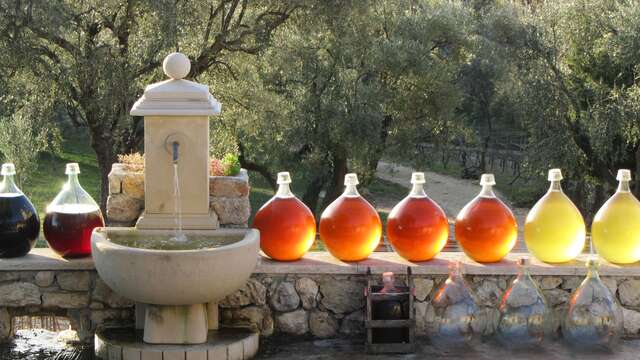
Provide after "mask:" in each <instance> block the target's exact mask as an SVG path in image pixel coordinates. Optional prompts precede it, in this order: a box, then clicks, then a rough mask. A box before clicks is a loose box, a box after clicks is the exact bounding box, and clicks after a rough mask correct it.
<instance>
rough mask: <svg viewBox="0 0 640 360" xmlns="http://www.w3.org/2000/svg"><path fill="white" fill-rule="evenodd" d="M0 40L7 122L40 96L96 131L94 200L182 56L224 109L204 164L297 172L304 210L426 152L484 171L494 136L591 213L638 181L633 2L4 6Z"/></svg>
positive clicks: (59, 0) (533, 180)
mask: <svg viewBox="0 0 640 360" xmlns="http://www.w3.org/2000/svg"><path fill="white" fill-rule="evenodd" d="M531 3H533V4H531ZM0 30H1V31H0V74H1V75H2V76H0V105H1V106H2V108H0V117H1V120H0V121H2V122H4V123H6V125H4V126H13V125H11V124H12V122H11V121H12V120H11V119H13V120H15V118H16V116H21V115H16V114H19V111H20V108H21V106H23V105H24V104H25V102H27V103H29V102H31V100H25V99H31V98H32V97H33V96H36V95H37V96H38V98H39V99H47V100H46V101H43V102H42V103H43V104H44V103H47V104H50V106H48V107H47V109H52V111H57V112H58V114H60V113H62V114H64V116H65V117H66V118H68V119H69V121H70V122H71V123H73V124H74V125H75V126H79V127H86V128H87V129H88V130H89V134H90V137H91V144H92V147H93V149H94V150H95V151H96V154H97V156H98V161H99V163H100V169H101V172H102V176H103V190H104V189H105V187H106V175H107V173H108V171H109V169H110V165H111V163H112V162H114V161H115V159H116V155H117V154H118V153H126V152H130V151H132V150H135V149H138V148H139V146H140V142H141V141H142V137H141V133H142V122H141V121H140V120H141V119H139V118H135V117H130V116H129V115H128V110H129V108H130V106H131V104H132V103H133V101H135V100H136V99H137V98H138V97H139V95H140V94H141V92H142V90H143V87H144V86H145V85H146V84H149V83H151V82H154V81H157V80H159V79H161V78H162V75H161V73H160V71H159V65H160V63H161V61H162V58H163V57H164V56H165V55H166V54H167V53H168V52H170V51H175V50H180V51H182V52H184V53H186V54H187V55H188V56H189V57H190V59H191V61H192V64H193V66H192V72H191V74H190V75H189V77H190V78H193V79H195V80H197V81H199V82H203V83H206V84H208V85H210V86H211V89H212V91H213V92H214V94H215V96H216V97H217V98H219V99H220V100H222V102H223V104H224V105H223V115H222V116H221V117H220V118H218V119H214V121H212V127H213V129H212V133H213V138H214V141H213V143H212V151H213V152H214V153H217V154H224V153H226V152H229V151H237V152H238V155H239V158H240V161H241V163H242V165H243V166H244V167H246V168H248V169H249V170H253V171H256V172H257V173H259V174H261V175H262V176H263V177H264V178H265V179H267V181H268V182H269V183H271V184H272V185H273V186H275V181H274V174H275V173H276V172H277V171H281V170H289V171H291V172H292V173H293V175H294V178H295V179H296V181H297V182H299V183H300V184H301V186H300V191H301V194H300V195H301V197H302V198H303V200H304V201H305V202H306V203H307V204H308V205H310V206H311V207H312V208H316V209H317V208H319V207H322V206H323V205H326V204H327V203H328V202H329V201H331V200H332V199H333V198H335V196H337V195H338V194H339V192H340V191H341V189H342V179H343V177H344V174H345V173H346V172H351V171H356V172H358V173H359V174H360V176H361V178H362V180H363V183H364V184H365V185H366V184H367V183H368V182H369V181H370V180H371V179H372V177H373V176H374V173H375V169H376V166H377V164H378V162H379V161H380V159H382V158H383V157H385V156H395V157H396V158H404V159H405V160H406V161H407V162H413V163H419V164H422V165H423V164H424V162H420V160H422V159H420V157H422V156H423V154H422V153H419V152H416V148H417V147H418V146H420V145H421V144H427V145H429V147H428V149H430V150H429V151H430V152H433V153H434V154H435V153H438V154H441V160H442V161H443V162H445V164H446V162H447V161H448V158H449V155H447V154H449V153H450V152H451V151H452V149H454V148H455V147H473V148H477V149H478V151H479V153H480V154H481V155H480V161H479V164H478V167H479V169H478V171H484V170H486V168H487V167H488V159H487V154H488V151H489V150H490V149H491V148H493V147H496V146H498V145H501V144H500V142H504V141H506V142H509V141H511V140H504V139H505V138H509V139H510V138H512V137H511V136H506V135H505V134H515V135H516V136H517V137H518V139H520V140H518V141H520V143H518V144H515V145H518V146H519V147H518V149H519V150H518V151H519V152H521V156H522V160H521V161H519V162H520V164H519V166H520V168H521V169H522V174H521V176H520V177H518V178H514V179H513V181H518V182H520V183H521V184H522V186H523V187H530V188H536V189H537V188H540V187H542V186H544V183H545V181H544V179H545V177H544V175H543V174H544V173H545V172H546V171H547V169H548V168H550V167H561V168H563V169H564V170H565V173H566V174H567V177H568V178H569V180H570V181H569V182H568V184H567V185H568V186H567V188H568V190H569V193H570V194H571V196H573V198H574V199H575V200H577V202H578V203H579V205H580V206H581V207H582V209H583V210H586V211H587V212H591V213H592V212H593V211H595V209H596V208H597V207H598V206H599V205H600V204H601V203H602V202H603V201H604V199H605V197H606V194H607V193H608V192H610V191H611V188H612V186H613V185H614V183H615V178H614V176H615V172H616V171H617V169H619V168H629V169H631V170H632V171H633V172H634V173H635V179H636V184H639V183H638V180H637V179H638V177H639V176H640V141H639V137H640V122H639V120H638V115H639V111H640V89H639V88H638V85H637V81H636V78H637V70H638V64H639V63H640V31H639V30H640V8H639V7H638V6H635V4H634V2H630V1H624V0H602V1H587V0H567V1H542V2H510V1H499V0H495V1H492V0H489V1H486V0H482V1H463V0H459V1H445V0H414V1H403V0H385V1H346V2H345V1H337V0H334V1H323V2H313V1H304V0H296V1H286V2H282V1H271V0H260V1H251V2H249V1H246V0H245V1H243V0H216V1H213V0H211V1H205V0H183V1H141V0H139V1H136V0H130V1H116V0H107V1H82V2H79V1H71V0H54V1H49V2H40V1H24V0H14V1H9V0H6V1H3V2H0ZM21 104H22V105H21ZM39 114H40V115H39V116H40V117H43V118H47V116H46V115H42V114H44V113H42V111H40V113H39ZM34 136H35V135H34ZM502 145H504V144H502ZM506 145H508V146H509V145H514V144H506ZM520 147H521V148H520ZM0 151H3V150H2V149H0ZM434 154H428V155H430V156H431V155H434ZM4 155H5V157H6V156H11V155H9V154H4ZM638 188H640V186H636V187H635V191H637V190H638ZM103 195H106V191H103ZM323 195H324V197H323Z"/></svg>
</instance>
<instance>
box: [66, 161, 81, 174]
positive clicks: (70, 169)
mask: <svg viewBox="0 0 640 360" xmlns="http://www.w3.org/2000/svg"><path fill="white" fill-rule="evenodd" d="M64 173H65V174H66V175H76V174H80V165H78V163H68V164H67V169H66V171H65V172H64Z"/></svg>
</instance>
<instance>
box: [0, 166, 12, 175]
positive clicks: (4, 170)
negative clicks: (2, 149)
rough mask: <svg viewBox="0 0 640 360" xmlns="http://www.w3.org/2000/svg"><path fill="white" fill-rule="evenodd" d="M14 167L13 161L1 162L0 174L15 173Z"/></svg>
mask: <svg viewBox="0 0 640 360" xmlns="http://www.w3.org/2000/svg"><path fill="white" fill-rule="evenodd" d="M15 174H16V167H15V165H13V163H6V164H2V170H0V175H3V176H4V175H15Z"/></svg>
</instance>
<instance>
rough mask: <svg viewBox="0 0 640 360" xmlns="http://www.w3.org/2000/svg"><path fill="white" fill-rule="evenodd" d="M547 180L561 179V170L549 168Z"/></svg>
mask: <svg viewBox="0 0 640 360" xmlns="http://www.w3.org/2000/svg"><path fill="white" fill-rule="evenodd" d="M547 179H548V180H549V181H560V180H562V170H560V169H551V170H549V176H548V178H547Z"/></svg>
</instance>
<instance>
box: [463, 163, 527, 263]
mask: <svg viewBox="0 0 640 360" xmlns="http://www.w3.org/2000/svg"><path fill="white" fill-rule="evenodd" d="M495 184H496V182H495V178H494V176H493V174H483V175H482V178H481V180H480V185H481V186H482V191H480V194H478V196H476V197H475V198H474V199H473V200H471V201H470V202H469V203H468V204H467V205H465V206H464V208H462V210H460V213H459V214H458V216H457V218H456V226H455V231H456V239H457V240H458V243H459V244H460V246H461V247H462V249H463V250H464V252H465V253H466V254H467V255H468V256H469V257H470V258H472V259H473V260H475V261H477V262H483V263H490V262H497V261H500V260H502V258H503V257H504V256H505V255H507V254H508V253H509V251H511V249H512V248H513V247H514V245H515V244H516V240H517V238H518V224H517V223H516V219H515V217H514V216H513V213H512V212H511V210H510V209H509V208H508V207H507V206H506V205H505V204H504V203H503V202H502V201H500V199H498V198H497V197H496V195H495V194H494V192H493V186H494V185H495Z"/></svg>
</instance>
